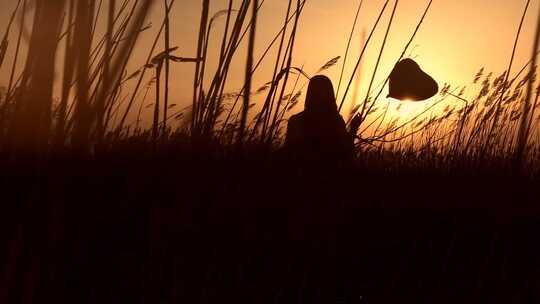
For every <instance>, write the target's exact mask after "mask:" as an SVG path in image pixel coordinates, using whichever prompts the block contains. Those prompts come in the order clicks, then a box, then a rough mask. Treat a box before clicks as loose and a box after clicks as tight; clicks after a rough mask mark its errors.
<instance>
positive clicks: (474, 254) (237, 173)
mask: <svg viewBox="0 0 540 304" xmlns="http://www.w3.org/2000/svg"><path fill="white" fill-rule="evenodd" d="M184 140H185V139H182V138H178V139H175V140H172V141H171V142H170V143H169V144H167V145H162V146H160V147H159V148H158V150H157V151H155V152H154V151H152V145H151V144H148V143H145V142H138V141H137V140H134V139H131V140H130V141H126V142H123V143H118V144H116V145H115V146H114V147H109V148H107V149H103V150H102V151H101V152H99V153H98V154H96V156H95V157H92V158H91V159H90V158H86V159H85V160H83V159H81V158H75V157H67V156H65V155H64V156H58V155H60V154H59V153H57V154H53V155H57V156H55V157H53V158H52V159H50V160H48V161H47V162H45V163H42V164H41V165H40V166H39V169H38V172H37V173H36V171H33V172H32V174H30V171H25V170H28V168H26V169H21V168H20V167H17V169H14V168H15V167H13V166H7V165H5V164H4V165H3V167H4V168H3V172H4V173H6V174H2V183H1V192H2V200H3V202H2V204H1V207H0V208H1V210H0V217H1V219H0V220H1V221H0V222H1V229H0V235H1V237H2V238H1V239H2V244H4V245H5V246H3V248H5V250H2V251H1V252H0V258H1V259H0V261H2V264H1V265H2V268H1V269H2V276H1V277H0V279H1V280H2V281H1V283H0V287H1V289H0V297H1V298H0V302H2V303H41V302H43V303H362V302H365V303H479V302H482V303H488V302H489V303H525V302H527V303H534V302H537V301H538V300H539V299H540V298H539V296H540V294H539V291H540V285H538V282H539V279H540V273H539V266H540V264H539V262H540V258H539V257H540V246H539V245H538V237H537V235H538V231H539V228H540V220H539V219H540V217H539V216H538V214H539V213H538V212H539V211H540V210H539V209H540V208H538V204H537V202H538V194H539V193H538V192H539V189H540V188H539V187H538V181H537V180H536V179H535V178H531V177H527V178H524V177H520V176H516V175H513V174H511V173H510V171H506V170H505V169H504V168H505V166H503V165H498V164H497V162H495V161H491V162H490V163H489V165H486V166H485V167H486V168H490V169H489V170H488V169H482V168H471V167H468V166H467V165H464V164H459V163H460V162H456V163H458V165H454V166H453V168H452V169H447V170H441V169H439V168H434V167H433V166H432V165H429V166H426V168H429V169H424V168H422V165H421V164H422V160H421V159H417V160H415V159H413V158H412V157H411V156H408V158H407V160H408V161H407V162H403V161H398V160H397V157H394V158H390V157H388V158H387V159H389V160H385V159H384V158H382V157H381V156H380V155H381V154H380V153H376V154H365V155H360V157H359V159H358V160H357V161H355V162H354V164H351V165H347V166H342V167H340V168H324V167H323V166H322V165H321V164H319V165H313V166H310V167H309V168H305V167H304V168H303V167H302V166H299V165H298V163H297V162H292V161H291V160H287V159H286V158H285V157H284V156H283V154H282V153H281V152H279V151H278V152H272V153H265V152H263V151H260V150H258V149H256V148H252V150H251V151H245V152H244V155H242V156H241V157H239V156H238V155H237V154H236V153H233V151H234V149H231V151H230V152H229V151H227V149H224V148H223V147H221V148H220V147H217V146H212V145H206V146H204V147H201V148H197V149H194V148H186V147H192V146H191V145H186V144H184V143H183V141H184ZM247 149H249V147H248V148H247ZM390 161H392V162H393V164H392V166H390V163H389V162H390ZM398 163H401V165H400V164H398ZM463 163H465V162H463ZM502 163H504V162H501V164H502ZM386 166H388V167H387V168H392V169H391V170H390V169H385V167H386ZM33 170H36V169H35V168H34V169H33ZM505 172H508V173H505Z"/></svg>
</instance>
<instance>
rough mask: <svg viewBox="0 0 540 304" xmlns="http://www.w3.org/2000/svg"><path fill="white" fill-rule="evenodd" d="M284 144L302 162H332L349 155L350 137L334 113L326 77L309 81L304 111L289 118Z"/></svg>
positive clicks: (330, 88)
mask: <svg viewBox="0 0 540 304" xmlns="http://www.w3.org/2000/svg"><path fill="white" fill-rule="evenodd" d="M285 145H286V147H287V149H288V150H289V151H290V152H291V153H293V154H294V155H295V157H296V158H299V159H303V160H313V161H321V162H334V161H342V160H345V159H349V158H350V157H351V156H352V151H353V138H352V136H351V135H350V134H349V133H348V132H347V128H346V126H345V122H344V121H343V118H342V117H341V116H340V115H339V113H338V111H337V106H336V102H335V97H334V91H333V87H332V83H331V82H330V80H329V79H328V78H327V77H324V76H315V77H313V78H312V79H311V81H310V84H309V87H308V93H307V97H306V105H305V110H304V111H303V112H301V113H299V114H297V115H294V116H292V117H291V118H290V119H289V124H288V128H287V137H286V141H285Z"/></svg>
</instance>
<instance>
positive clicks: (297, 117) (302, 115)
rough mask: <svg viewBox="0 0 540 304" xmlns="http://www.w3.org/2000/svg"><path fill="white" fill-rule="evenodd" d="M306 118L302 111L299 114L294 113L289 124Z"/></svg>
mask: <svg viewBox="0 0 540 304" xmlns="http://www.w3.org/2000/svg"><path fill="white" fill-rule="evenodd" d="M303 119H304V112H300V113H298V114H295V115H292V116H291V117H289V124H296V123H299V122H300V121H302V120H303Z"/></svg>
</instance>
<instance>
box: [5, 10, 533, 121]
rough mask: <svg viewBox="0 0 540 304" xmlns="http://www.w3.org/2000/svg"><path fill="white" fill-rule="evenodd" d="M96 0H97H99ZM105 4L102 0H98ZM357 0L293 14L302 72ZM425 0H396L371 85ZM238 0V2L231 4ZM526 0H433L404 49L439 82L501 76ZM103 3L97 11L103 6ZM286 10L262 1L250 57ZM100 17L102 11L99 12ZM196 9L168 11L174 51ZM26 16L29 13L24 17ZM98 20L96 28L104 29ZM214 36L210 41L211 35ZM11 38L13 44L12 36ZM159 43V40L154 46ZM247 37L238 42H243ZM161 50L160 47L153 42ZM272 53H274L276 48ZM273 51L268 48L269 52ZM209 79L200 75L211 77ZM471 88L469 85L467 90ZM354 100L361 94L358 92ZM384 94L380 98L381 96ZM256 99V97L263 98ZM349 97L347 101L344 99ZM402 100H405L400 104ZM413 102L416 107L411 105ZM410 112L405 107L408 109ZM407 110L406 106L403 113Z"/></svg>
mask: <svg viewBox="0 0 540 304" xmlns="http://www.w3.org/2000/svg"><path fill="white" fill-rule="evenodd" d="M98 2H99V1H98ZM104 2H107V1H104ZM359 2H360V1H326V0H310V1H308V2H307V4H306V7H305V9H304V11H303V13H302V16H301V18H300V20H299V22H300V24H299V31H298V34H297V41H296V45H295V51H294V62H293V65H294V66H304V70H305V71H308V72H311V73H314V72H315V71H317V70H318V68H319V67H320V66H321V65H322V64H324V63H325V62H326V61H327V60H329V59H330V58H334V57H336V56H342V59H343V55H344V52H345V47H346V45H347V39H348V36H349V34H350V30H351V26H352V23H353V20H354V16H355V11H356V9H357V6H358V3H359ZM16 3H17V1H15V0H1V1H0V28H5V26H6V25H7V22H8V20H9V15H10V14H11V11H12V9H13V8H14V7H15V5H16ZM383 3H384V1H382V0H374V1H364V3H363V7H362V8H361V10H360V14H359V21H358V25H357V28H356V31H355V35H354V37H353V40H352V44H351V53H350V54H349V58H348V62H347V64H346V69H345V76H346V77H348V76H349V75H350V73H351V72H352V68H353V67H354V63H355V61H356V58H357V56H358V53H359V52H360V49H361V43H362V31H363V30H364V31H369V30H370V29H371V27H372V25H373V23H374V22H375V19H376V17H377V14H378V12H379V10H380V8H381V7H382V4H383ZM426 3H427V1H425V0H409V1H401V2H400V3H399V6H398V8H397V13H396V17H395V21H394V25H393V27H392V31H391V33H390V37H389V42H388V45H387V47H386V50H385V53H384V54H383V57H382V61H381V66H380V70H379V72H378V74H377V76H376V79H375V84H378V83H380V82H381V81H382V80H383V79H384V77H386V76H387V75H388V73H389V72H390V71H391V69H392V67H393V64H394V63H395V60H396V59H397V57H398V56H399V54H400V53H401V51H402V48H403V46H404V45H405V43H406V42H407V40H408V39H409V37H410V35H411V33H412V32H413V30H414V27H415V26H416V22H417V21H418V19H419V18H420V16H421V14H422V12H423V10H424V8H425V6H426ZM227 5H228V1H225V0H214V1H211V7H210V16H212V15H213V14H214V13H216V12H218V11H220V10H223V9H226V8H227ZM236 5H239V4H236ZM524 5H525V1H521V0H520V1H508V0H458V1H446V0H438V1H437V0H436V1H434V2H433V6H432V8H431V9H430V11H429V13H428V15H427V17H426V20H425V23H424V25H423V26H422V28H421V29H420V31H419V33H418V35H417V37H416V39H415V41H414V42H413V46H415V47H414V48H413V49H412V51H411V52H410V54H408V55H410V56H412V57H415V59H416V60H417V61H419V62H420V63H421V65H422V67H423V68H424V69H425V70H426V71H427V72H428V73H430V74H431V75H432V76H433V77H434V78H435V79H436V80H437V81H438V82H439V84H440V85H442V84H443V83H446V82H447V83H451V84H453V85H454V86H460V85H470V84H471V82H472V79H473V76H474V74H475V73H476V72H477V71H478V70H479V69H480V68H481V67H486V70H487V71H493V72H494V73H495V74H500V73H501V72H502V71H504V70H505V69H506V68H507V65H508V59H509V57H510V55H511V52H512V46H513V40H514V37H515V34H516V30H517V26H518V25H519V21H520V18H521V14H522V11H523V7H524ZM538 5H539V3H538V1H532V2H531V7H530V9H529V12H528V15H527V16H526V19H525V24H524V26H523V32H522V35H521V39H520V42H519V46H518V49H517V54H516V60H515V64H514V69H518V68H521V66H523V64H524V63H525V62H527V61H528V60H529V59H530V55H531V54H530V50H531V47H532V38H533V35H534V29H535V20H536V15H535V14H536V12H537V11H538ZM106 7H107V6H106V5H103V8H102V9H106ZM286 9H287V1H282V0H266V1H264V2H262V7H261V10H260V16H259V18H258V19H259V20H258V22H259V26H258V32H257V43H256V45H255V56H256V57H258V56H259V55H260V54H261V53H262V52H263V50H264V48H265V47H266V45H267V44H268V43H269V42H270V40H271V39H272V38H273V36H274V35H275V34H276V33H277V32H278V30H279V28H280V27H281V25H282V21H283V18H284V16H285V13H286ZM103 14H104V15H105V13H103ZM200 15H201V1H198V0H184V1H181V2H180V3H176V4H175V6H174V7H173V8H172V11H171V45H172V46H179V51H178V54H180V55H182V56H191V55H193V54H195V51H196V47H197V35H198V24H199V18H200ZM162 18H163V11H162V8H161V3H159V5H156V6H155V7H154V9H153V12H152V13H151V14H150V16H149V21H150V22H152V28H151V29H150V30H148V31H146V32H144V33H143V34H142V35H141V37H140V41H139V44H138V47H137V49H136V50H135V52H134V56H133V58H132V59H131V60H130V65H129V67H130V68H129V70H130V71H132V70H135V69H137V68H139V67H140V66H141V65H143V64H144V61H145V58H146V56H147V52H148V49H149V47H150V46H151V43H152V41H153V39H154V37H155V34H156V33H157V30H158V28H159V26H158V25H159V24H160V22H161V21H162ZM388 18H389V13H387V14H385V16H384V17H383V20H381V22H382V24H384V23H385V22H387V20H388ZM28 19H31V18H28ZM224 24H225V18H224V17H221V18H220V19H217V20H216V21H215V25H214V26H213V27H214V28H213V32H211V41H210V53H209V60H210V62H209V63H208V68H209V69H212V67H213V66H215V65H216V64H217V62H216V61H217V54H218V50H219V45H220V42H221V32H222V28H223V26H224ZM104 27H105V25H104V24H103V27H102V29H103V30H104ZM383 35H384V26H381V27H379V29H378V30H377V32H376V33H375V36H374V37H373V42H374V43H373V44H372V45H371V47H369V48H368V50H367V53H366V56H365V60H364V63H363V66H362V72H363V73H365V74H366V75H371V72H372V70H373V67H374V64H375V61H376V59H377V55H378V52H379V45H380V41H381V40H382V37H383ZM212 37H213V39H212ZM13 43H14V42H13ZM161 43H162V42H161V41H160V44H161ZM246 45H247V42H246V41H244V43H243V46H244V47H245V46H246ZM159 48H160V49H162V48H163V45H161V46H160V47H159ZM274 53H275V51H274ZM271 55H272V52H271ZM12 56H13V53H12V52H8V54H7V58H6V64H5V66H4V67H3V68H2V69H1V70H0V85H4V86H6V83H7V82H8V77H9V76H8V74H9V71H8V70H9V69H8V68H6V66H9V65H10V63H11V62H10V61H11V60H12ZM266 61H267V62H270V64H266V65H265V64H263V65H262V66H261V69H260V71H259V72H258V73H256V74H255V78H254V85H255V86H257V87H258V86H260V85H262V84H264V83H266V82H267V81H268V78H269V77H271V73H272V66H273V64H272V63H271V62H272V58H271V56H270V57H269V59H267V60H266ZM244 63H245V62H244V56H243V52H240V53H239V55H238V56H236V59H235V60H234V62H233V65H235V66H238V67H237V68H234V69H233V70H232V71H231V73H230V78H229V80H228V90H229V91H236V90H239V89H240V88H241V87H242V85H243V81H244V80H243V72H242V71H243V67H241V66H243V64H244ZM341 64H342V62H339V64H338V65H337V66H336V67H334V68H331V69H329V70H327V71H326V72H325V73H326V74H327V75H328V76H329V77H330V78H331V79H332V81H333V82H335V83H336V86H337V82H338V79H339V74H340V71H341ZM193 68H194V67H193V65H173V66H171V73H172V74H173V75H182V79H176V80H174V81H172V82H171V83H170V90H171V93H170V94H171V100H172V102H171V103H178V104H185V105H188V104H189V102H190V99H191V94H192V92H191V91H192V85H191V83H192V75H193ZM209 77H210V76H208V78H207V79H206V81H210V80H209ZM368 78H369V77H363V78H362V80H361V84H362V88H363V89H364V90H365V89H366V88H367V86H368V82H369V79H368ZM471 91H473V90H471ZM360 92H361V93H360V96H361V97H360V98H363V97H364V96H365V92H363V91H362V90H361V91H360ZM386 95H387V94H384V95H383V96H386ZM261 102H262V101H261ZM348 102H349V101H348ZM405 106H406V105H405ZM413 107H415V108H416V107H418V106H417V105H414V106H413ZM409 110H410V109H409ZM409 110H407V111H409Z"/></svg>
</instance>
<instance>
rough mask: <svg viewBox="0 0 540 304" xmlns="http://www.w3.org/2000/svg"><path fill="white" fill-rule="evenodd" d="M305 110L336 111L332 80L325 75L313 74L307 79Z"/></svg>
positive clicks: (311, 111)
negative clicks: (313, 75)
mask: <svg viewBox="0 0 540 304" xmlns="http://www.w3.org/2000/svg"><path fill="white" fill-rule="evenodd" d="M305 111H306V112H310V113H321V114H324V113H328V114H330V113H337V105H336V97H335V95H334V87H333V86H332V81H330V79H328V77H326V76H320V75H319V76H315V77H313V78H311V80H310V81H309V86H308V90H307V95H306V103H305Z"/></svg>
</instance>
